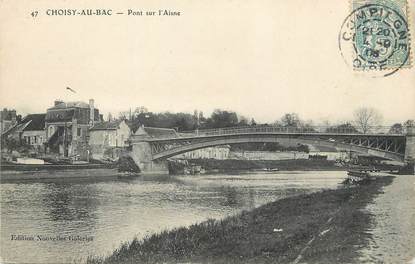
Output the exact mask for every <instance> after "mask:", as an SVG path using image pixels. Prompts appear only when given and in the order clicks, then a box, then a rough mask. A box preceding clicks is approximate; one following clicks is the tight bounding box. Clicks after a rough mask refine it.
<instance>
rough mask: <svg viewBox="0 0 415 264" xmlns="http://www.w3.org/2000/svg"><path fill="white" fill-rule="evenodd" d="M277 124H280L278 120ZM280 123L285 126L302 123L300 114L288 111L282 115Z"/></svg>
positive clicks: (295, 125)
mask: <svg viewBox="0 0 415 264" xmlns="http://www.w3.org/2000/svg"><path fill="white" fill-rule="evenodd" d="M276 124H278V121H277V122H276ZM280 124H281V125H282V126H285V127H299V126H300V125H301V121H300V117H299V116H298V114H296V113H286V114H285V115H283V116H282V117H281V120H280Z"/></svg>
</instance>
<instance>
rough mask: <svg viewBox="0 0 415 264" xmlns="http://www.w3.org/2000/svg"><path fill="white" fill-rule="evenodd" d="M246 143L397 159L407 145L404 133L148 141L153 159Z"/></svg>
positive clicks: (247, 135)
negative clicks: (294, 145) (324, 148)
mask: <svg viewBox="0 0 415 264" xmlns="http://www.w3.org/2000/svg"><path fill="white" fill-rule="evenodd" d="M248 142H257V143H259V142H262V143H277V142H278V143H287V142H291V143H292V142H294V143H298V144H308V145H316V146H319V145H320V146H328V147H334V148H336V149H339V150H347V151H355V152H360V153H365V154H369V155H374V156H380V157H384V158H387V159H393V160H398V161H403V160H404V156H405V144H406V142H405V137H404V136H388V135H365V134H356V135H339V134H334V135H333V134H326V135H321V134H320V135H315V134H310V135H304V134H292V135H286V134H239V135H224V136H199V137H189V138H172V139H153V140H149V143H150V146H151V151H152V155H153V160H156V159H162V158H168V157H172V156H175V155H178V154H181V153H185V152H188V151H192V150H196V149H200V148H206V147H212V146H217V145H227V144H229V145H231V144H235V143H248Z"/></svg>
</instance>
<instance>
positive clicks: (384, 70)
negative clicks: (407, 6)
mask: <svg viewBox="0 0 415 264" xmlns="http://www.w3.org/2000/svg"><path fill="white" fill-rule="evenodd" d="M339 49H340V52H341V54H342V56H343V58H344V60H345V62H346V64H347V65H349V67H351V68H352V69H353V70H355V71H360V72H363V73H365V74H367V73H368V72H370V74H371V76H373V77H380V76H388V75H391V74H393V73H395V72H396V71H398V70H399V69H400V68H402V67H405V66H409V53H410V43H409V30H408V24H407V22H406V20H405V18H404V17H403V16H402V14H400V13H399V12H398V11H396V10H395V9H393V8H392V7H389V6H385V5H381V4H367V5H364V6H361V7H359V8H356V9H354V10H353V12H352V13H351V14H350V15H348V16H347V17H346V19H345V20H344V22H343V24H342V27H341V30H340V33H339Z"/></svg>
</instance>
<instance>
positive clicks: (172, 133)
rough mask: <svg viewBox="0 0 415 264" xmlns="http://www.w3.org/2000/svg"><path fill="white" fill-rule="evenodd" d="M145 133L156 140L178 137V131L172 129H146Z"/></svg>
mask: <svg viewBox="0 0 415 264" xmlns="http://www.w3.org/2000/svg"><path fill="white" fill-rule="evenodd" d="M144 131H145V132H146V133H147V134H148V135H149V136H151V137H154V138H166V137H177V133H176V130H174V129H172V128H158V127H144Z"/></svg>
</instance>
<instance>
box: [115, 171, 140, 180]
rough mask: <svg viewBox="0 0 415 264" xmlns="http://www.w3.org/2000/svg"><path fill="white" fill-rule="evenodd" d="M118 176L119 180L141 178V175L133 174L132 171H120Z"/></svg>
mask: <svg viewBox="0 0 415 264" xmlns="http://www.w3.org/2000/svg"><path fill="white" fill-rule="evenodd" d="M117 176H118V178H121V179H131V178H137V177H139V176H140V174H139V173H137V172H132V171H122V172H120V171H118V174H117Z"/></svg>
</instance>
